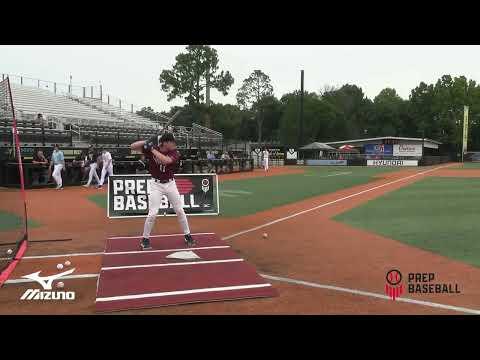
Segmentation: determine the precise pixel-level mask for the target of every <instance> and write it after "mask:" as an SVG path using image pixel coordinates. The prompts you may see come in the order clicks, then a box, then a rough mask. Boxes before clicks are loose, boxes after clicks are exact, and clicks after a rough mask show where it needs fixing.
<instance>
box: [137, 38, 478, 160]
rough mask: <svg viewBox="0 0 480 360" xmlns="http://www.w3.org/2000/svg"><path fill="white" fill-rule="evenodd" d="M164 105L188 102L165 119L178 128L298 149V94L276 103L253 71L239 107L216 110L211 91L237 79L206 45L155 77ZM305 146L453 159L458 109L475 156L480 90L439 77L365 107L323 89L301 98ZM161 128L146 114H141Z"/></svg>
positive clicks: (340, 91) (350, 87)
mask: <svg viewBox="0 0 480 360" xmlns="http://www.w3.org/2000/svg"><path fill="white" fill-rule="evenodd" d="M159 80H160V83H161V86H162V90H163V91H164V92H166V93H167V99H168V100H169V101H171V100H173V99H175V98H183V99H185V105H184V106H182V107H178V106H174V107H172V108H171V109H170V110H169V111H168V112H165V113H164V114H165V115H167V116H171V115H173V114H174V113H175V112H176V111H177V110H178V109H180V108H181V109H182V113H181V114H180V116H179V117H178V120H176V124H178V125H183V126H190V125H191V123H192V122H196V123H198V124H201V125H204V126H207V127H209V128H212V129H214V130H216V131H219V132H221V133H223V135H224V138H225V139H231V140H250V141H258V142H265V143H268V142H280V143H281V144H283V145H289V146H295V145H297V141H298V128H299V116H300V97H301V94H300V91H299V90H294V91H292V92H290V93H287V94H284V95H282V96H281V97H279V98H277V97H275V96H274V89H273V86H272V84H271V79H270V77H269V76H268V74H265V73H264V72H263V71H261V70H253V71H252V73H251V74H250V76H249V77H248V78H246V79H244V80H243V81H242V86H241V87H240V88H239V90H238V92H237V94H236V100H237V103H236V104H220V103H214V102H212V101H211V99H210V90H211V89H216V90H217V91H219V92H221V93H222V94H223V95H228V93H229V91H230V89H231V86H232V85H233V83H234V78H233V76H232V75H231V74H230V72H229V71H224V70H221V71H220V70H219V58H218V54H217V51H216V50H215V49H214V48H212V47H210V46H205V45H191V46H187V47H186V52H185V53H181V54H179V55H177V57H176V62H175V65H174V66H173V67H172V69H170V70H163V71H162V72H161V74H160V77H159ZM303 104H304V105H303V109H304V110H303V113H304V115H303V124H304V125H303V126H304V131H303V134H304V135H303V141H302V145H304V144H307V143H309V142H313V141H322V142H328V141H340V140H348V139H358V138H366V137H377V136H405V137H418V138H420V137H426V138H431V139H434V140H438V141H440V142H442V143H444V144H445V146H446V147H447V148H448V149H450V150H451V151H452V152H453V151H455V152H458V151H459V149H460V144H461V140H462V131H463V109H464V105H468V106H469V107H470V111H469V119H470V126H469V149H480V85H478V84H477V83H476V81H475V80H471V79H467V78H466V77H465V76H458V77H452V76H451V75H444V76H442V77H441V78H439V79H438V80H437V81H436V82H435V83H434V84H427V83H425V82H420V84H419V85H418V86H417V87H415V88H414V89H412V90H411V93H410V95H409V98H408V99H402V98H401V97H400V96H399V95H398V94H397V92H396V90H395V89H393V88H385V89H383V90H382V91H380V93H379V94H378V95H377V96H375V97H374V98H373V99H369V98H368V97H367V96H366V95H365V94H364V93H363V90H362V88H361V87H359V86H357V85H354V84H345V85H343V86H341V87H333V86H325V87H324V88H323V89H321V90H319V91H318V92H304V98H303ZM138 113H139V114H140V115H143V116H146V117H149V118H150V119H152V120H154V121H163V120H162V119H161V117H160V114H159V113H157V112H155V111H154V110H153V109H152V108H150V107H145V108H143V109H141V110H140V111H139V112H138Z"/></svg>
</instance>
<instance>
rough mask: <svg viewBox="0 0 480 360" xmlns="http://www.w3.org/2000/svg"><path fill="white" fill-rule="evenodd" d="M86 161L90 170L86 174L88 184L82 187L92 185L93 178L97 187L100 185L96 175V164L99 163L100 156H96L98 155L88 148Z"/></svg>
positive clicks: (91, 148)
mask: <svg viewBox="0 0 480 360" xmlns="http://www.w3.org/2000/svg"><path fill="white" fill-rule="evenodd" d="M86 161H87V165H88V167H89V169H90V170H89V172H88V182H87V183H86V184H85V185H83V186H84V187H87V188H88V187H89V186H90V184H91V183H92V180H93V178H95V181H96V182H97V185H100V179H99V178H98V175H97V167H98V163H99V162H100V155H98V153H97V152H96V151H95V150H94V149H93V147H90V149H89V152H88V155H87V160H86Z"/></svg>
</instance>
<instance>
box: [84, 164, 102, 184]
mask: <svg viewBox="0 0 480 360" xmlns="http://www.w3.org/2000/svg"><path fill="white" fill-rule="evenodd" d="M97 166H98V165H97V163H91V164H90V172H89V173H88V182H87V186H90V184H91V183H92V180H93V178H94V177H95V181H96V182H97V184H100V179H99V178H98V175H97Z"/></svg>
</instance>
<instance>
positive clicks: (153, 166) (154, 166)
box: [144, 146, 180, 180]
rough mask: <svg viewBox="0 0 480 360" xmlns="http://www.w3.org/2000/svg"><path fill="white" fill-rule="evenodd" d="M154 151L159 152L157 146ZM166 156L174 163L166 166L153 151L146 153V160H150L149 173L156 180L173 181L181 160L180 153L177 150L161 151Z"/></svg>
mask: <svg viewBox="0 0 480 360" xmlns="http://www.w3.org/2000/svg"><path fill="white" fill-rule="evenodd" d="M154 149H156V150H158V151H160V150H159V148H158V147H157V146H154ZM160 153H162V154H163V155H165V156H168V157H170V158H171V159H172V160H173V161H172V162H171V163H170V164H168V165H164V164H162V163H160V161H158V160H157V159H156V158H155V156H154V155H153V153H152V152H151V151H147V152H145V151H144V154H145V158H146V159H148V163H149V166H148V167H149V172H150V174H151V175H152V177H154V178H155V179H159V180H170V179H173V175H174V174H175V172H176V171H177V169H178V162H179V160H180V153H179V152H178V151H177V150H173V151H160Z"/></svg>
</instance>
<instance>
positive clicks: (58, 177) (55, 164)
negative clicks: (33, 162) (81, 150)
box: [50, 144, 65, 190]
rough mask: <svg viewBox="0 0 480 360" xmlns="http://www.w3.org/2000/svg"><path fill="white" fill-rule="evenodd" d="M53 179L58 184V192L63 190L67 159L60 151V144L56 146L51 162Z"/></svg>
mask: <svg viewBox="0 0 480 360" xmlns="http://www.w3.org/2000/svg"><path fill="white" fill-rule="evenodd" d="M52 169H53V171H52V177H53V179H54V180H55V183H56V184H57V188H56V189H57V190H62V189H63V182H62V171H65V157H64V156H63V152H62V151H60V148H59V146H58V144H55V146H54V148H53V153H52V159H51V160H50V170H52Z"/></svg>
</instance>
